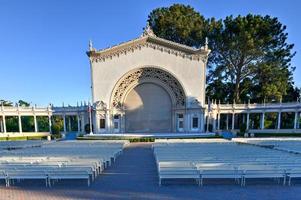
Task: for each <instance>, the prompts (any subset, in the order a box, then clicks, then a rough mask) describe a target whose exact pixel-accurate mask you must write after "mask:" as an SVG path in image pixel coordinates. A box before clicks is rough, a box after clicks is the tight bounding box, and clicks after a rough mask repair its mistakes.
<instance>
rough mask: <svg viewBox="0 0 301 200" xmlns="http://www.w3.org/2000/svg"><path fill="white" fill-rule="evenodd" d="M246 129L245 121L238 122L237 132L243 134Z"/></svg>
mask: <svg viewBox="0 0 301 200" xmlns="http://www.w3.org/2000/svg"><path fill="white" fill-rule="evenodd" d="M246 130H247V125H246V124H245V123H242V124H240V126H239V133H240V134H242V135H244V134H245V133H246Z"/></svg>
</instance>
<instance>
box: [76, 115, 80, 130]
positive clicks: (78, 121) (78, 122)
mask: <svg viewBox="0 0 301 200" xmlns="http://www.w3.org/2000/svg"><path fill="white" fill-rule="evenodd" d="M79 117H80V116H79V114H78V115H77V132H81V131H80V120H79Z"/></svg>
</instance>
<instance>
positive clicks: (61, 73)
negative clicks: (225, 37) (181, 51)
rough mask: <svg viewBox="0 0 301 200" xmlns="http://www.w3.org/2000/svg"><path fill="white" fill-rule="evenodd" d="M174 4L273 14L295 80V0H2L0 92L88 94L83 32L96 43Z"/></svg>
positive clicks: (116, 37)
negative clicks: (281, 27)
mask: <svg viewBox="0 0 301 200" xmlns="http://www.w3.org/2000/svg"><path fill="white" fill-rule="evenodd" d="M173 3H183V4H189V5H191V6H193V7H194V8H195V9H196V10H197V11H199V12H200V13H201V14H203V15H204V16H205V17H215V18H217V19H220V18H224V17H225V16H227V15H231V14H232V15H238V14H241V15H246V14H248V13H253V14H263V15H265V14H269V15H272V16H275V17H278V18H279V20H280V21H281V22H282V23H283V24H285V25H287V32H288V33H289V42H290V43H294V44H295V51H297V55H296V56H295V57H294V59H293V62H292V64H293V65H294V66H296V67H297V69H296V71H295V73H294V79H295V83H296V85H297V86H298V87H301V54H300V53H301V26H300V25H301V24H300V19H301V11H300V10H301V1H299V0H286V1H282V0H187V1H173V0H110V1H104V0H94V1H93V0H35V1H34V0H26V1H23V0H19V1H16V0H0V73H1V74H0V77H1V79H0V80H1V82H0V99H6V100H11V101H17V100H19V99H23V100H26V101H28V102H32V103H33V104H38V105H42V106H45V105H47V104H48V103H54V104H55V105H61V104H62V102H65V105H68V104H71V105H76V102H77V101H83V100H86V101H87V100H89V99H90V98H91V92H90V85H91V82H90V68H89V61H88V57H87V56H86V54H85V52H86V50H87V49H88V41H89V39H92V41H93V44H94V47H96V48H97V49H101V48H104V47H108V46H111V45H114V44H118V43H120V42H123V41H128V40H130V39H133V38H136V37H138V36H139V35H140V34H141V32H142V28H143V27H144V26H145V24H146V20H147V16H148V14H149V12H150V11H151V10H153V9H155V8H157V7H162V6H170V5H172V4H173ZM120 67H122V66H120Z"/></svg>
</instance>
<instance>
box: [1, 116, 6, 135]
mask: <svg viewBox="0 0 301 200" xmlns="http://www.w3.org/2000/svg"><path fill="white" fill-rule="evenodd" d="M2 117H3V118H2V122H3V131H4V133H6V121H5V115H3V116H2Z"/></svg>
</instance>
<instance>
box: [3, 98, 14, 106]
mask: <svg viewBox="0 0 301 200" xmlns="http://www.w3.org/2000/svg"><path fill="white" fill-rule="evenodd" d="M0 105H3V106H13V103H12V102H11V101H6V100H3V99H1V100H0Z"/></svg>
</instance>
